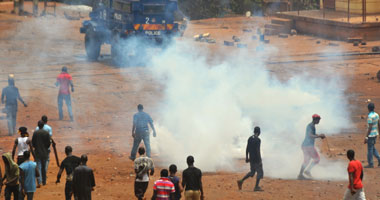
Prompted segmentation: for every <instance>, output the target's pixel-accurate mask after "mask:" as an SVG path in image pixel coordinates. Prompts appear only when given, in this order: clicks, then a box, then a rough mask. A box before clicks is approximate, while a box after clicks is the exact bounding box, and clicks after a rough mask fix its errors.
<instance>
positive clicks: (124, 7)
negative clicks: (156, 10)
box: [113, 1, 131, 13]
mask: <svg viewBox="0 0 380 200" xmlns="http://www.w3.org/2000/svg"><path fill="white" fill-rule="evenodd" d="M113 8H114V9H115V10H118V11H122V12H126V13H131V3H124V2H119V1H114V2H113Z"/></svg>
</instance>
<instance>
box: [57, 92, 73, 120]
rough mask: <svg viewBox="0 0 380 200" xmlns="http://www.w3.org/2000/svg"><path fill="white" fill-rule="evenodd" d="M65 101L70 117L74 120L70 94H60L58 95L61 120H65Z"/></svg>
mask: <svg viewBox="0 0 380 200" xmlns="http://www.w3.org/2000/svg"><path fill="white" fill-rule="evenodd" d="M63 101H65V103H66V106H67V111H68V112H69V117H70V119H71V120H73V119H74V118H73V111H72V108H71V96H70V94H59V95H58V113H59V119H61V120H62V119H63V110H62V107H63Z"/></svg>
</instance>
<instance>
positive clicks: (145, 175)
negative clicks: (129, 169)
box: [134, 147, 154, 200]
mask: <svg viewBox="0 0 380 200" xmlns="http://www.w3.org/2000/svg"><path fill="white" fill-rule="evenodd" d="M139 154H140V157H138V158H137V159H136V160H135V161H134V162H135V173H136V179H135V196H136V197H137V199H139V200H142V199H144V195H145V192H146V189H147V188H148V185H149V174H150V175H151V176H153V174H154V164H153V161H152V159H151V158H149V157H147V156H145V155H144V154H145V149H144V147H140V148H139ZM149 171H150V173H149Z"/></svg>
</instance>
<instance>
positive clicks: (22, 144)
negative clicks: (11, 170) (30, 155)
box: [12, 126, 33, 165]
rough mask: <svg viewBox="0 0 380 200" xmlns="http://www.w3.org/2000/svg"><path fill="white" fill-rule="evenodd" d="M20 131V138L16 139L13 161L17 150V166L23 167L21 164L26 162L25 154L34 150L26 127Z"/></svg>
mask: <svg viewBox="0 0 380 200" xmlns="http://www.w3.org/2000/svg"><path fill="white" fill-rule="evenodd" d="M18 131H19V132H20V137H18V138H16V140H15V143H14V145H13V150H12V160H14V157H15V154H16V148H17V164H18V165H21V163H23V162H24V161H25V158H24V152H25V151H30V150H31V149H32V148H31V147H32V143H31V141H30V140H29V133H28V129H27V128H26V127H23V126H22V127H20V128H19V129H18ZM32 150H33V149H32Z"/></svg>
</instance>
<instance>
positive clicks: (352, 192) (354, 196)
mask: <svg viewBox="0 0 380 200" xmlns="http://www.w3.org/2000/svg"><path fill="white" fill-rule="evenodd" d="M347 158H348V159H349V160H350V163H348V168H347V171H348V179H349V184H348V189H347V190H346V193H345V194H344V198H343V199H344V200H365V194H364V190H363V184H362V180H363V166H362V163H361V162H360V161H359V160H355V152H354V150H351V149H350V150H348V151H347Z"/></svg>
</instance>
